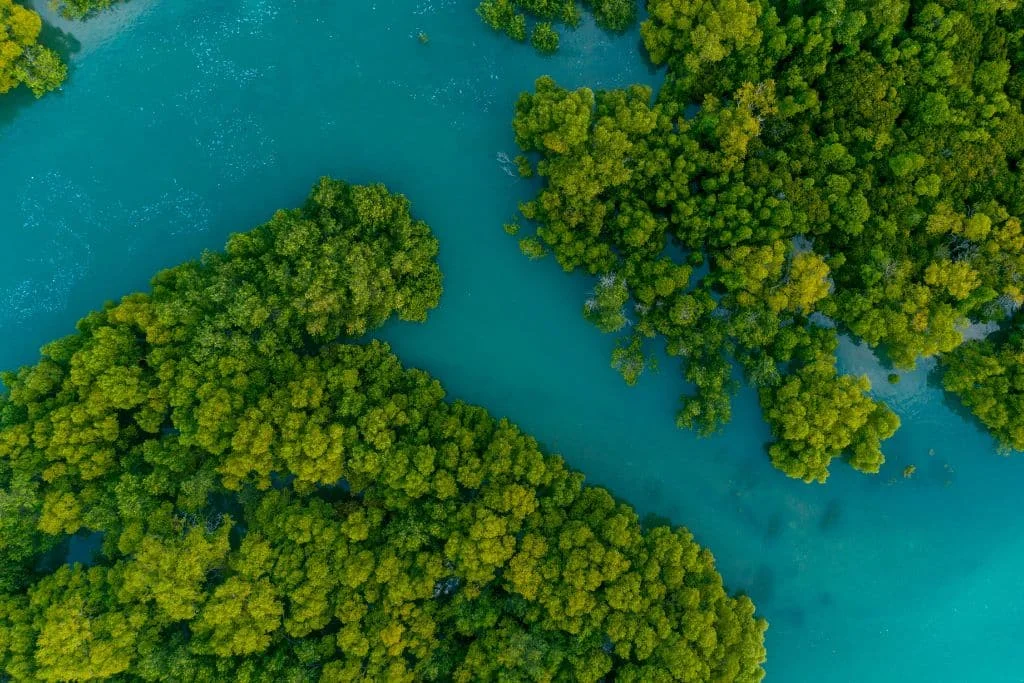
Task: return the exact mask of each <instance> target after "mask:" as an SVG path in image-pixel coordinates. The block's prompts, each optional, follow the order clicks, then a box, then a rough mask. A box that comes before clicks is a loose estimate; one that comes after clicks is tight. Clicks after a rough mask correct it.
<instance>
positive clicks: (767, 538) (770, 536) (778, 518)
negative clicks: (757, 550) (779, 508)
mask: <svg viewBox="0 0 1024 683" xmlns="http://www.w3.org/2000/svg"><path fill="white" fill-rule="evenodd" d="M782 526H783V525H782V515H781V514H779V513H775V514H774V515H772V517H771V519H769V520H768V523H767V524H765V526H764V536H763V537H762V540H763V541H764V542H765V543H766V544H768V543H772V542H774V541H775V540H776V539H778V537H779V535H780V534H781V533H782Z"/></svg>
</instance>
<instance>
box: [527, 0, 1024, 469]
mask: <svg viewBox="0 0 1024 683" xmlns="http://www.w3.org/2000/svg"><path fill="white" fill-rule="evenodd" d="M648 11H649V14H650V18H649V19H648V20H647V21H645V22H644V23H643V25H642V27H641V34H642V36H643V42H644V45H645V46H646V49H647V52H648V54H649V56H650V59H651V60H652V61H653V62H655V63H656V64H663V65H667V75H666V81H665V84H664V86H663V87H662V89H661V91H660V92H659V93H658V96H657V98H656V99H655V100H654V101H653V102H652V101H651V94H652V93H651V91H650V89H648V88H646V87H642V86H633V87H630V88H626V89H623V90H614V91H609V92H598V93H594V92H592V91H591V90H589V89H587V88H583V89H580V90H577V91H567V90H564V89H562V88H560V87H558V86H557V85H556V84H555V83H554V82H553V81H552V80H551V79H549V78H542V79H540V80H539V81H538V82H537V87H536V92H535V93H528V94H524V95H523V96H522V97H521V99H520V100H519V102H518V104H517V107H516V116H515V132H516V137H517V140H518V142H519V144H520V145H521V146H522V148H523V149H524V150H525V151H528V152H535V153H537V154H538V155H539V163H538V164H537V172H538V173H539V175H540V176H543V178H544V179H545V184H544V187H543V189H542V190H541V192H540V194H539V196H538V197H537V198H536V200H535V201H531V202H529V203H527V204H525V205H524V206H523V207H522V208H523V212H524V214H525V215H526V216H527V217H528V218H530V219H533V220H534V221H536V222H537V223H538V224H539V228H538V230H537V235H536V236H527V237H525V238H523V241H522V246H523V249H524V251H525V252H526V253H528V254H529V255H531V256H534V257H535V256H537V255H539V254H540V253H543V251H544V250H550V251H552V252H553V253H554V255H555V257H556V258H557V260H558V262H559V263H560V264H561V265H562V266H563V267H564V268H565V269H566V270H575V269H583V270H585V271H588V272H589V273H592V274H594V275H599V276H600V280H599V282H598V284H597V286H596V288H595V292H594V296H593V297H592V298H591V299H590V300H589V301H587V303H586V305H585V314H586V315H587V316H588V317H589V318H591V319H592V320H594V321H595V322H596V323H597V324H598V326H599V327H600V328H601V329H603V330H605V331H616V330H619V329H623V328H625V327H626V326H627V325H628V326H629V330H630V333H631V334H630V337H629V338H628V339H627V340H625V341H624V343H623V344H622V345H621V346H620V348H618V349H617V350H616V352H615V355H614V356H613V363H614V364H615V365H616V366H617V367H618V368H619V369H620V370H621V371H622V372H623V374H624V376H625V377H626V379H627V380H628V381H636V379H637V377H638V376H639V375H640V373H641V372H642V371H643V368H644V367H645V355H646V354H647V351H646V350H645V345H644V342H645V340H647V339H650V338H654V337H660V338H662V339H664V341H665V344H666V349H667V351H668V353H669V354H670V355H673V356H679V357H681V358H682V359H684V367H685V376H686V379H687V380H689V381H690V382H691V383H693V384H694V385H695V387H696V393H695V394H694V395H692V396H687V397H685V398H684V401H683V406H682V409H681V411H680V413H679V423H680V425H681V426H685V427H691V426H692V427H696V428H698V429H699V430H700V431H701V432H704V433H707V432H711V431H714V430H715V429H716V428H718V427H719V426H720V425H722V424H723V423H725V422H727V421H728V420H729V415H730V408H729V405H730V394H731V392H732V390H733V389H734V387H735V382H734V379H733V375H732V372H733V370H732V362H731V360H735V361H736V362H737V363H738V365H739V366H740V367H741V368H742V371H743V374H744V376H745V378H746V380H747V381H748V382H750V383H751V384H752V385H754V386H755V387H757V388H758V390H759V393H760V396H761V403H762V406H763V408H764V414H765V417H766V419H767V420H768V422H769V424H770V426H771V427H772V430H773V432H774V434H775V436H776V437H777V442H776V443H775V444H774V445H773V446H772V447H771V454H772V459H773V462H775V464H776V465H777V466H778V467H780V468H781V469H782V470H783V471H785V472H786V473H787V474H789V475H790V476H793V477H799V478H802V479H804V480H807V481H812V480H817V481H823V480H824V479H825V478H826V477H827V475H828V466H829V462H830V460H831V459H832V458H834V457H836V456H839V455H841V454H846V455H848V456H849V462H850V463H851V464H852V465H853V466H854V467H855V468H857V469H858V470H862V471H866V472H875V471H877V470H878V468H879V465H880V464H881V463H882V462H883V455H882V452H881V449H880V443H881V442H882V441H883V440H885V439H886V438H887V437H889V436H890V435H891V434H892V433H893V432H894V430H895V429H896V428H897V426H898V419H897V418H896V416H895V415H894V414H893V413H892V412H891V411H889V409H888V408H886V407H885V406H884V405H882V404H880V403H879V402H877V401H875V400H873V399H871V398H870V397H869V396H868V395H867V391H868V389H869V385H868V383H867V381H866V380H865V379H863V378H853V377H845V376H841V375H839V374H838V373H837V372H836V369H835V360H834V356H833V350H834V347H835V345H836V330H835V329H834V327H835V325H838V326H839V329H841V330H844V331H848V332H850V333H852V335H853V336H854V337H856V338H859V339H862V340H864V341H866V342H867V343H868V344H870V345H872V346H875V347H879V349H880V350H881V351H882V352H883V353H884V356H885V357H886V358H888V359H889V360H891V362H892V363H893V364H894V365H895V366H897V367H899V368H909V367H912V366H913V365H914V363H915V362H916V360H917V359H920V358H922V357H929V356H938V355H941V354H945V353H949V352H952V351H954V350H955V349H957V348H958V347H959V346H960V344H961V343H962V340H963V336H962V330H963V328H964V327H965V326H966V325H967V324H969V323H972V322H991V321H1000V320H1004V319H1005V318H1006V314H1007V312H1010V311H1013V310H1015V309H1016V308H1017V307H1018V306H1019V305H1020V303H1021V302H1022V301H1024V289H1022V287H1024V282H1022V279H1024V234H1022V232H1021V223H1020V220H1019V216H1020V214H1021V212H1022V209H1024V206H1022V201H1024V199H1022V198H1024V193H1022V192H1021V190H1022V180H1021V175H1020V173H1019V172H1018V164H1019V159H1020V157H1021V154H1022V152H1024V117H1022V115H1021V107H1020V99H1021V94H1022V89H1024V80H1022V76H1021V66H1022V61H1024V29H1022V26H1024V10H1022V9H1021V7H1020V6H1019V4H1018V2H1017V0H994V1H991V2H988V1H986V2H977V1H974V0H944V1H943V2H922V1H920V0H914V1H913V2H911V1H908V0H885V1H883V2H867V1H860V0H848V1H846V2H844V1H843V0H829V1H827V2H822V3H806V2H798V1H795V0H794V1H791V2H768V1H767V0H749V1H748V0H738V1H736V2H725V1H722V0H649V2H648ZM702 265H706V266H707V267H706V268H698V269H695V267H699V266H702ZM990 348H991V345H990V344H988V343H981V344H975V345H972V346H971V347H970V349H971V350H970V351H967V350H965V351H964V352H962V353H960V352H958V353H955V354H954V355H952V356H950V357H949V358H948V359H946V362H947V363H948V364H949V365H950V366H951V367H955V366H959V365H962V364H963V363H965V362H970V361H971V359H972V358H975V357H977V356H979V355H984V356H987V357H989V358H993V357H994V355H993V354H994V353H995V352H992V353H989V349H990ZM1014 348H1019V343H1018V346H1017V347H1013V346H1012V344H1011V346H1008V347H1005V348H1004V350H1002V351H999V352H998V355H999V358H1000V360H998V361H990V362H995V363H1005V362H1011V363H1012V362H1016V361H1012V360H1011V359H1012V358H1019V356H1018V355H1015V352H1014V351H1013V349H1014ZM1018 353H1019V352H1018ZM962 375H963V371H961V372H959V373H958V375H957V379H951V380H950V381H948V382H947V387H949V388H950V389H951V390H954V391H957V392H963V391H964V390H965V389H966V388H968V387H970V386H972V385H973V384H972V382H974V381H976V382H982V383H984V382H986V379H985V375H984V373H982V375H979V376H977V377H976V378H974V380H972V382H965V381H964V380H963V378H962ZM1000 376H1005V375H1000ZM1011 384H1012V382H1011ZM986 392H987V395H989V396H994V397H996V398H994V399H993V400H995V401H996V403H998V404H1000V405H1001V406H1002V408H1000V409H998V410H996V411H995V412H998V411H999V410H1005V411H1006V412H1007V413H1008V414H1013V415H1014V416H1015V417H1014V418H1008V419H1011V420H1014V421H1016V420H1019V419H1020V418H1017V417H1016V416H1017V415H1020V411H1018V410H1016V409H1015V408H1014V406H1013V405H1010V404H1007V403H1005V401H1004V400H1003V398H1001V397H1004V396H1005V393H1006V392H1004V391H1001V390H999V389H992V388H991V386H989V387H988V388H986V389H983V390H982V393H986ZM975 393H976V394H977V392H975ZM967 401H968V403H969V404H971V405H972V407H973V408H974V409H975V410H976V411H978V410H982V411H986V412H988V413H989V414H990V415H994V414H995V413H994V412H993V409H992V408H991V406H990V407H988V408H985V407H982V405H983V403H984V402H983V401H982V400H981V398H980V395H978V396H975V397H973V398H972V397H967ZM992 419H994V420H995V421H996V422H997V423H999V424H1002V423H1003V422H1005V420H1003V419H1002V418H1000V417H993V418H992ZM1001 420H1002V422H1001ZM986 421H987V422H989V423H990V424H992V423H991V422H990V421H989V420H986ZM1012 441H1013V439H1012V438H1011V439H1008V442H1011V443H1012Z"/></svg>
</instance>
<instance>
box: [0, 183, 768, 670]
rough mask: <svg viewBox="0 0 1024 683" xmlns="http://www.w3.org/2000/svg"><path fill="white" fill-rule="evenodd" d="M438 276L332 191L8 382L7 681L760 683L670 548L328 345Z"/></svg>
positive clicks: (3, 440) (51, 349)
mask: <svg viewBox="0 0 1024 683" xmlns="http://www.w3.org/2000/svg"><path fill="white" fill-rule="evenodd" d="M437 250H438V245H437V242H436V240H435V239H434V237H433V236H432V234H431V232H430V230H429V228H428V226H427V225H425V224H424V223H423V222H421V221H418V220H415V219H413V218H412V217H411V216H410V213H409V205H408V202H407V201H406V200H405V199H404V198H403V197H401V196H398V195H393V194H390V193H389V192H388V191H387V190H386V189H385V188H384V187H383V186H379V185H377V186H351V185H347V184H345V183H342V182H338V181H334V180H328V179H324V180H322V181H320V182H319V183H318V184H317V185H316V186H315V187H314V188H313V191H312V193H311V195H310V197H309V199H308V200H307V202H306V204H305V205H304V206H303V207H302V208H301V209H298V210H292V211H279V212H278V213H277V214H275V215H274V216H273V218H272V219H271V220H270V221H269V222H268V223H266V224H264V225H262V226H260V227H258V228H256V229H254V230H252V231H250V232H248V233H242V234H236V235H234V236H232V237H231V238H230V240H229V241H228V243H227V247H226V250H225V251H224V252H223V253H207V254H204V255H203V257H202V259H200V260H199V261H195V262H190V263H185V264H183V265H180V266H178V267H175V268H172V269H170V270H166V271H164V272H162V273H160V274H158V275H157V276H156V277H155V278H154V279H153V281H152V290H151V291H150V292H149V293H137V294H131V295H129V296H126V297H124V298H123V299H122V300H121V301H120V302H117V303H110V304H108V305H106V306H105V307H104V309H103V310H101V311H96V312H93V313H90V314H89V315H87V316H86V317H85V318H83V319H82V320H81V321H79V323H78V325H77V332H75V333H74V334H72V335H71V336H68V337H65V338H63V339H59V340H57V341H54V342H52V343H50V344H48V345H47V346H46V347H44V348H43V350H42V357H41V359H40V360H39V362H38V363H36V364H35V365H32V366H29V367H24V368H22V369H21V370H19V371H18V372H16V373H6V374H5V375H4V376H3V380H4V383H5V384H6V386H7V388H8V389H9V391H8V392H7V393H5V394H3V395H2V397H0V671H2V672H3V673H2V674H0V677H5V678H6V677H9V678H10V679H12V680H43V681H49V680H52V681H58V680H91V679H98V678H108V677H117V678H118V679H119V680H129V679H132V680H152V681H157V680H188V681H211V682H214V681H218V682H219V681H225V680H245V681H268V682H269V681H273V682H274V683H278V682H281V681H296V682H299V681H303V682H304V681H310V680H322V681H346V680H387V681H413V680H454V681H483V680H548V681H551V680H580V681H598V680H609V678H610V677H614V679H615V680H617V681H637V682H647V681H721V682H722V683H734V682H744V681H758V680H760V679H761V677H762V675H763V671H762V669H761V664H762V662H763V661H764V658H765V650H764V646H763V637H764V631H765V628H766V624H765V622H764V621H763V620H761V619H758V618H756V617H755V615H754V606H753V604H752V603H751V601H750V600H749V599H748V598H747V597H744V596H739V597H730V596H729V595H728V594H727V593H726V592H725V590H724V589H723V585H722V579H721V577H720V575H719V574H718V573H717V571H716V570H715V567H714V562H713V559H712V556H711V554H710V552H708V551H707V550H706V549H703V548H701V547H699V546H698V545H697V544H696V543H695V542H694V540H693V538H692V536H691V535H690V534H689V533H688V532H687V531H686V530H684V529H681V528H675V529H673V528H669V527H667V526H658V527H655V528H648V527H645V526H643V525H641V524H640V522H639V521H638V518H637V514H636V513H635V512H634V510H633V509H632V508H631V507H629V506H628V505H626V504H625V503H622V502H619V501H616V500H615V499H614V498H613V497H612V496H611V495H610V494H609V493H608V492H607V491H605V490H604V489H601V488H596V487H591V486H584V485H583V476H582V475H581V474H579V473H577V472H574V471H572V470H571V469H569V468H567V467H566V465H565V464H564V463H563V461H562V460H561V459H560V458H558V457H557V456H555V455H551V454H548V453H545V452H544V451H543V450H542V449H541V448H540V447H539V446H538V444H537V442H536V441H535V440H534V439H532V438H531V437H529V436H528V435H526V434H523V433H522V432H521V431H520V430H519V429H518V428H516V426H515V425H513V424H511V423H510V422H508V421H507V420H497V419H494V418H493V417H491V416H490V415H489V414H488V413H487V412H486V411H485V410H484V409H482V408H479V407H475V406H471V405H467V404H464V403H461V402H457V401H456V402H448V401H446V400H445V394H444V390H443V389H442V388H441V386H440V384H439V383H438V382H437V381H436V380H434V379H432V378H431V377H429V376H428V375H427V374H426V373H424V372H421V371H418V370H413V369H406V368H403V366H402V365H401V363H400V362H399V360H398V359H397V358H396V357H395V356H394V355H393V354H392V353H391V352H390V350H389V349H388V347H387V346H386V345H384V344H382V343H379V342H369V343H365V344H359V345H355V344H348V343H342V342H341V341H340V340H342V339H344V338H351V337H358V336H361V335H364V333H367V332H369V331H371V330H373V329H374V328H376V327H378V326H379V325H381V324H382V323H383V322H384V321H386V320H388V319H389V318H391V317H394V316H397V317H398V318H400V319H403V320H412V321H419V320H423V319H425V317H426V315H427V312H428V311H429V310H430V309H431V308H433V307H434V306H436V305H437V303H438V299H439V297H440V294H441V273H440V271H439V269H438V267H437V264H436V261H435V255H436V253H437ZM88 542H94V543H95V544H96V545H97V546H98V549H97V552H96V555H95V557H92V558H82V557H75V556H74V555H75V553H76V552H78V551H76V550H75V549H74V548H76V547H77V545H76V544H79V543H88ZM69 548H71V550H70V554H71V557H69ZM75 560H83V561H82V562H75Z"/></svg>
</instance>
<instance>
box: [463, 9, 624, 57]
mask: <svg viewBox="0 0 1024 683" xmlns="http://www.w3.org/2000/svg"><path fill="white" fill-rule="evenodd" d="M580 5H583V6H584V7H585V8H586V9H587V10H589V11H591V12H593V14H594V20H595V21H596V22H597V25H598V26H600V27H602V28H604V29H607V30H609V31H625V30H626V29H627V28H629V27H630V26H632V25H633V24H634V22H635V21H636V0H583V1H582V2H581V3H580V4H577V2H576V0H482V1H481V2H480V4H479V5H478V6H477V9H476V11H477V14H479V15H480V18H481V19H483V21H484V23H485V24H487V25H488V26H490V27H491V28H493V29H494V30H496V31H500V32H502V33H504V34H505V35H507V36H508V37H509V38H511V39H512V40H517V41H519V42H523V41H525V40H526V38H527V35H529V38H530V44H531V45H533V47H534V48H535V49H536V50H537V52H540V53H541V54H551V53H553V52H555V51H557V50H558V42H559V35H558V31H557V29H556V28H555V25H556V24H560V25H562V26H566V27H568V28H575V27H577V26H579V23H580V21H581V20H582V15H581V11H580ZM528 18H529V20H530V22H528ZM531 22H532V24H533V25H532V27H528V23H531Z"/></svg>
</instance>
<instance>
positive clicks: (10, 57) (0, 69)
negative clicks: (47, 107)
mask: <svg viewBox="0 0 1024 683" xmlns="http://www.w3.org/2000/svg"><path fill="white" fill-rule="evenodd" d="M42 28H43V21H42V19H40V18H39V15H38V14H36V13H35V12H33V11H32V10H30V9H28V8H27V7H22V6H21V5H19V4H18V3H16V2H14V0H0V94H3V93H5V92H7V91H9V90H11V89H13V88H16V87H18V86H19V85H24V86H25V87H27V88H28V89H29V90H31V91H32V94H34V95H35V96H36V97H42V96H43V94H44V93H46V92H48V91H50V90H53V89H54V88H56V87H58V86H59V85H60V84H61V83H63V82H64V78H65V77H66V76H67V67H66V66H65V65H64V63H63V62H62V61H61V60H60V57H58V56H57V53H56V52H54V51H53V50H51V49H49V48H47V47H44V46H42V45H40V44H39V43H38V42H37V41H38V38H39V32H40V31H41V30H42Z"/></svg>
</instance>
